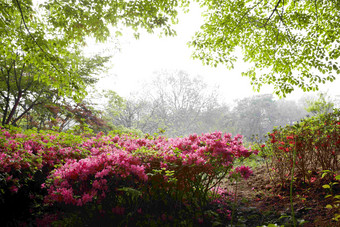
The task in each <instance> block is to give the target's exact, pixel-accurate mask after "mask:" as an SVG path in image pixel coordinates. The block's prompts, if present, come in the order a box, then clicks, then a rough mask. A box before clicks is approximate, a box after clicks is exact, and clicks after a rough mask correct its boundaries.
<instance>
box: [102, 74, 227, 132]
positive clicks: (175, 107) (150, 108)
mask: <svg viewBox="0 0 340 227" xmlns="http://www.w3.org/2000/svg"><path fill="white" fill-rule="evenodd" d="M156 74H157V77H155V78H154V79H153V80H152V81H151V82H149V83H147V84H146V85H144V86H143V88H144V89H145V90H144V92H142V93H140V94H139V95H138V96H139V97H136V96H135V97H133V98H129V99H126V100H125V101H124V105H120V106H119V105H116V104H115V103H116V102H114V101H111V104H110V103H109V106H111V107H106V109H107V110H108V111H107V116H108V118H110V119H111V120H110V121H111V122H113V124H115V125H122V126H124V127H127V128H137V129H140V130H141V131H143V132H144V133H149V134H153V133H158V132H159V131H162V130H165V132H164V133H165V135H167V136H170V137H174V136H185V135H188V134H190V133H202V132H209V131H215V130H219V129H220V130H221V127H223V121H224V119H223V116H224V115H225V114H226V111H228V108H227V107H225V106H224V105H221V104H219V103H218V102H217V100H218V98H217V96H218V93H217V92H216V90H210V89H209V88H208V86H207V84H206V83H204V82H203V81H202V79H201V78H199V77H195V78H194V77H190V75H189V74H188V73H186V72H183V71H171V72H170V71H163V72H157V73H156ZM114 99H115V98H114V97H113V99H112V100H114ZM117 107H118V108H117ZM119 108H120V109H119ZM110 109H114V111H110ZM117 109H119V111H117ZM112 112H114V113H119V114H116V115H115V114H110V113H112Z"/></svg>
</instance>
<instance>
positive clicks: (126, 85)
mask: <svg viewBox="0 0 340 227" xmlns="http://www.w3.org/2000/svg"><path fill="white" fill-rule="evenodd" d="M202 23H203V19H202V17H201V15H200V8H199V7H197V6H195V5H193V4H192V6H190V12H189V13H187V14H183V13H180V14H179V24H178V25H175V26H174V28H175V30H176V31H177V36H176V37H163V38H160V37H159V36H158V35H157V34H147V33H142V34H141V36H140V39H138V40H136V39H134V38H133V36H132V35H131V34H130V35H124V36H123V37H121V38H120V39H119V40H120V47H121V51H120V52H119V53H117V54H115V56H114V58H113V59H112V64H113V65H112V68H111V69H110V70H109V71H108V73H107V76H106V77H105V78H104V79H102V80H101V81H100V82H99V87H100V88H102V89H111V90H114V91H116V92H117V93H118V94H119V95H120V96H123V97H126V96H128V95H129V94H130V93H131V92H133V91H136V90H137V89H142V88H141V87H140V85H141V84H142V83H143V81H148V80H150V79H151V77H152V76H153V72H155V71H159V70H162V69H166V70H176V69H177V70H184V71H186V72H188V73H189V74H191V75H193V76H195V75H200V76H202V77H203V79H204V80H205V82H207V83H208V84H210V85H218V86H219V87H220V90H221V100H224V101H225V102H227V103H230V102H232V101H233V100H235V99H239V98H244V97H248V96H252V95H256V94H258V93H255V92H253V90H252V87H251V85H250V79H248V78H247V77H242V76H241V72H242V70H245V69H246V68H247V66H246V65H245V64H244V63H238V64H236V65H235V69H233V70H228V69H226V68H224V67H223V66H219V67H217V68H213V67H209V66H203V64H202V62H201V61H199V60H193V59H192V58H191V54H192V52H193V50H192V49H189V47H188V46H187V44H186V43H187V42H188V41H190V40H191V37H192V36H193V35H194V33H195V31H198V30H199V27H200V25H201V24H202ZM319 87H320V90H321V91H328V94H329V95H331V96H336V95H339V97H340V80H339V79H338V80H336V81H334V82H333V83H328V84H327V86H324V85H319ZM272 92H273V89H271V88H270V87H268V86H264V87H263V88H262V90H261V93H272ZM302 94H306V93H303V92H302V91H298V92H294V93H293V94H291V95H289V96H288V98H289V99H297V97H298V96H301V95H302ZM308 94H312V93H308Z"/></svg>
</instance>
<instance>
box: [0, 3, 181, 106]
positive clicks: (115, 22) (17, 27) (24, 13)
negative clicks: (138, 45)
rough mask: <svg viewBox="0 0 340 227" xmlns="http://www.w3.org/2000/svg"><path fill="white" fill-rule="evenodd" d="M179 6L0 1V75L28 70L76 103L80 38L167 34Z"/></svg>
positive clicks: (81, 90)
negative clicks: (128, 31) (125, 32)
mask: <svg viewBox="0 0 340 227" xmlns="http://www.w3.org/2000/svg"><path fill="white" fill-rule="evenodd" d="M179 4H181V5H183V6H184V5H185V0H183V1H182V0H156V1H149V0H137V1H129V0H117V1H103V0H100V1H98V0H80V1H76V0H46V1H32V0H0V65H1V68H0V71H1V73H2V74H4V75H8V74H9V73H8V72H10V71H11V72H15V71H18V70H20V69H23V68H25V69H27V68H26V67H24V66H25V65H30V66H34V69H35V73H34V79H35V80H36V81H39V82H41V83H42V84H45V85H46V86H53V87H54V88H55V89H57V90H58V94H59V95H61V96H67V97H71V98H73V99H74V100H81V99H82V98H84V96H85V94H86V92H85V88H86V81H84V80H83V79H82V78H81V71H82V70H81V65H83V64H84V58H82V57H81V56H82V52H81V47H82V46H84V45H86V41H85V40H86V39H85V38H86V37H94V38H95V39H96V40H97V41H105V40H106V39H107V38H108V37H109V36H110V35H111V34H110V27H114V28H116V31H118V32H117V34H119V29H121V28H122V27H125V26H129V27H131V28H133V29H134V30H135V31H136V33H135V35H136V36H138V30H140V29H145V30H146V31H148V32H153V31H154V30H157V29H158V30H162V31H163V33H164V34H165V35H173V34H175V32H174V30H172V28H171V26H170V25H171V24H172V23H175V22H176V20H175V19H176V16H177V11H176V7H177V6H179ZM14 62H15V63H16V64H14ZM19 63H20V64H19ZM18 64H19V65H18ZM17 65H18V66H17Z"/></svg>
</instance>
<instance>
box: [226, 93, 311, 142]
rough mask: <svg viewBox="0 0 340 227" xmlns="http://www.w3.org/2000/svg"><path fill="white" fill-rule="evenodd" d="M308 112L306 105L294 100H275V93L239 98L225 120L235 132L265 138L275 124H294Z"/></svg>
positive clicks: (247, 137)
mask: <svg viewBox="0 0 340 227" xmlns="http://www.w3.org/2000/svg"><path fill="white" fill-rule="evenodd" d="M306 114H307V112H306V111H305V110H304V106H302V105H298V104H297V103H295V102H294V101H287V100H275V99H274V97H273V95H271V94H267V95H257V96H254V97H248V98H244V99H241V100H238V101H237V102H236V106H235V107H234V108H233V109H232V111H231V114H230V115H229V117H228V118H226V119H225V120H226V125H227V126H228V128H232V130H233V132H234V133H238V134H241V135H244V136H245V137H246V139H247V140H248V141H251V140H252V139H253V138H252V137H253V136H257V137H258V139H260V140H261V139H264V136H265V135H266V134H267V132H269V131H271V130H272V129H273V128H274V127H275V126H285V125H286V124H292V123H294V122H296V121H298V120H300V119H302V118H303V117H305V116H306Z"/></svg>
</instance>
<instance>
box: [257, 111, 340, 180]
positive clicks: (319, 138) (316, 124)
mask: <svg viewBox="0 0 340 227" xmlns="http://www.w3.org/2000/svg"><path fill="white" fill-rule="evenodd" d="M339 117H340V111H339V110H335V111H334V113H331V114H321V115H318V116H315V117H311V118H306V119H304V120H303V121H301V122H300V123H296V124H294V125H292V126H286V127H284V128H277V129H275V130H274V131H273V132H272V133H269V136H268V137H269V138H268V141H267V142H266V146H263V147H262V150H270V153H271V155H272V156H271V157H272V167H273V169H274V170H275V173H276V177H278V178H279V179H281V181H282V183H284V182H285V180H287V179H288V177H289V176H290V174H291V171H292V166H293V159H294V152H295V154H296V159H295V171H294V173H295V174H294V175H295V178H296V179H298V180H300V181H303V182H313V181H314V180H315V175H316V174H317V173H321V171H324V170H331V171H334V172H336V171H339V168H340V166H339V162H338V156H339V155H340V119H339Z"/></svg>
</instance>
